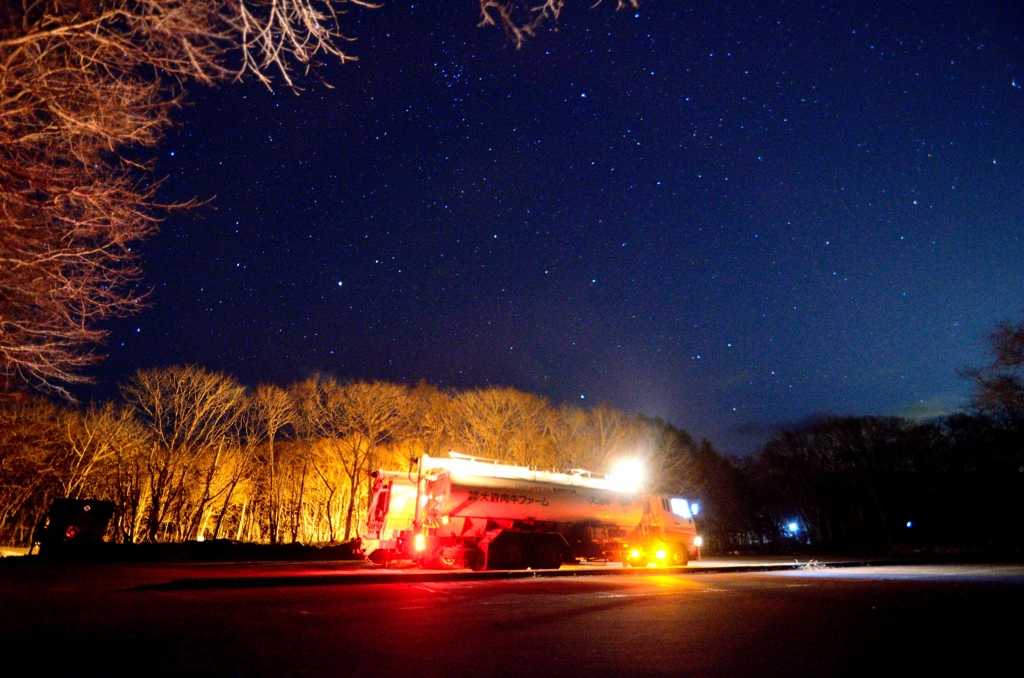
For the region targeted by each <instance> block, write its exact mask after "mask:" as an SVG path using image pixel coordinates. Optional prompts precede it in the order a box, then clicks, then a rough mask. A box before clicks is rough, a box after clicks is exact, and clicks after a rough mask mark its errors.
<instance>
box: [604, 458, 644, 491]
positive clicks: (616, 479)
mask: <svg viewBox="0 0 1024 678" xmlns="http://www.w3.org/2000/svg"><path fill="white" fill-rule="evenodd" d="M608 480H610V481H611V483H612V485H613V486H614V487H615V489H617V490H619V491H622V492H639V491H640V485H641V484H642V483H643V480H644V466H643V464H642V463H640V460H639V459H623V460H622V461H620V462H619V463H617V464H615V466H614V467H612V472H611V473H609V474H608Z"/></svg>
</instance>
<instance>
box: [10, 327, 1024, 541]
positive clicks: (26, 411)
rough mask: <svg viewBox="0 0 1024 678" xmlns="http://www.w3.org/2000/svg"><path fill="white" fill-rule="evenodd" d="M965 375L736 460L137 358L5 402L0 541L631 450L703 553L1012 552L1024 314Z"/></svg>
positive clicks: (343, 389) (673, 433)
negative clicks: (687, 515)
mask: <svg viewBox="0 0 1024 678" xmlns="http://www.w3.org/2000/svg"><path fill="white" fill-rule="evenodd" d="M990 349H991V353H992V361H991V364H990V365H989V366H987V367H985V368H982V369H977V370H971V371H968V372H965V374H964V376H965V377H967V378H969V379H970V380H971V381H972V382H973V384H974V386H975V392H974V398H973V403H972V404H971V406H970V407H969V408H968V409H965V410H963V411H961V412H957V413H954V414H950V415H947V416H944V417H939V418H933V419H931V420H927V421H911V420H908V419H903V418H899V417H876V416H868V417H838V416H827V415H826V416H817V417H814V418H811V419H809V420H807V421H804V422H799V423H796V424H791V425H788V426H785V427H782V428H780V429H779V430H778V431H777V432H776V433H775V434H774V435H772V436H771V437H770V438H768V440H767V441H766V442H765V443H764V444H763V445H762V446H761V448H760V450H759V451H758V452H757V453H756V454H754V455H752V456H751V457H749V458H746V459H731V458H728V457H725V456H723V455H721V454H719V453H718V452H717V451H716V450H715V449H714V447H713V446H712V444H711V443H710V442H708V441H707V440H701V441H699V442H697V441H696V440H694V438H693V437H691V436H690V434H689V433H687V432H686V431H685V430H682V429H679V428H676V427H674V426H671V425H669V424H667V423H665V422H663V421H660V420H658V419H652V418H649V417H645V416H643V415H638V414H630V413H626V412H622V411H619V410H616V409H614V408H611V407H608V406H604V405H602V406H598V407H596V408H593V409H589V410H588V409H582V408H579V407H571V406H561V407H556V406H553V405H552V404H551V403H550V402H548V401H547V400H545V399H544V398H542V397H539V396H536V395H533V394H529V393H524V392H522V391H518V390H515V389H512V388H483V389H471V390H463V391H456V390H443V389H439V388H436V387H433V386H430V385H426V384H422V383H421V384H420V385H418V386H415V387H408V386H405V385H401V384H393V383H387V382H362V381H360V382H352V383H341V382H338V381H336V380H334V379H332V378H330V377H325V376H315V377H312V378H310V379H307V380H305V381H301V382H298V383H295V384H292V385H291V386H289V387H287V388H281V387H278V386H273V385H263V386H259V387H257V388H255V389H247V388H245V387H244V386H242V385H241V384H239V383H238V382H237V381H236V380H235V379H234V378H232V377H231V376H228V375H225V374H220V373H215V372H210V371H208V370H205V369H202V368H199V367H191V366H186V367H171V368H162V369H150V370H140V371H138V372H137V373H136V374H135V375H134V376H133V377H132V378H131V379H129V380H128V381H127V382H126V383H124V384H122V385H121V387H120V396H119V397H118V398H116V399H112V400H110V401H108V402H103V403H94V404H89V405H87V406H75V405H69V404H58V403H55V402H53V401H51V400H48V399H44V398H41V397H38V396H29V395H25V396H22V397H18V398H13V399H7V400H5V401H2V402H0V543H6V544H27V543H29V541H30V540H31V538H32V534H33V530H34V528H35V526H36V525H38V524H39V521H40V520H41V519H42V518H43V517H44V516H45V513H46V511H47V508H48V506H49V504H50V502H51V501H52V500H53V499H55V498H61V497H67V498H95V499H105V500H109V501H112V502H113V503H114V504H115V506H116V513H115V521H114V525H113V526H112V533H111V538H112V539H113V540H115V541H118V542H122V543H138V542H181V541H190V540H195V539H200V538H202V539H232V540H238V541H245V542H258V543H270V544H277V543H293V542H299V543H307V544H326V543H338V542H345V541H348V540H350V539H353V538H356V537H358V536H359V529H360V526H361V524H362V522H363V520H364V518H365V511H366V507H367V503H368V498H369V492H370V478H369V472H370V471H372V470H374V469H377V468H387V469H393V470H407V469H411V468H413V465H414V460H415V459H416V458H417V457H419V456H420V455H421V454H429V455H431V456H441V455H443V454H445V453H447V452H448V451H452V450H454V451H458V452H462V453H466V454H471V455H474V456H478V457H483V458H487V459H494V460H498V461H502V462H507V463H512V464H519V465H524V466H530V467H533V468H537V469H542V470H558V471H566V470H570V469H580V468H582V469H588V470H590V471H593V472H596V473H603V472H607V471H608V470H609V469H610V467H611V466H612V465H613V464H614V463H615V462H616V461H618V460H619V459H622V458H627V457H628V458H637V457H638V458H640V459H641V460H642V461H643V462H644V464H645V466H646V469H647V485H648V488H649V489H651V490H654V491H658V492H663V493H671V494H678V495H682V496H685V497H687V498H688V499H690V500H691V501H694V502H697V503H699V504H700V505H701V507H702V510H701V512H700V515H699V516H698V529H699V530H700V531H701V533H702V534H703V536H704V539H705V544H706V546H707V548H708V549H709V550H711V551H712V552H720V553H721V552H728V551H751V550H754V551H756V550H762V551H776V552H777V551H779V550H787V549H796V548H803V549H813V550H821V551H842V550H846V551H861V552H869V551H875V552H877V551H881V550H891V549H893V548H901V547H903V548H942V547H955V548H962V547H969V548H984V549H992V548H998V549H1010V550H1019V549H1020V548H1021V546H1024V526H1022V521H1021V516H1022V515H1024V324H1021V325H1017V326H1014V325H1000V326H998V327H997V328H996V330H995V331H994V332H993V333H992V335H991V336H990Z"/></svg>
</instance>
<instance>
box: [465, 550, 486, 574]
mask: <svg viewBox="0 0 1024 678" xmlns="http://www.w3.org/2000/svg"><path fill="white" fill-rule="evenodd" d="M486 565H487V558H486V556H484V554H483V551H480V550H479V549H474V550H472V551H470V552H469V553H467V554H466V567H468V568H469V569H471V570H474V571H476V572H479V571H480V570H483V569H484V568H485V566H486Z"/></svg>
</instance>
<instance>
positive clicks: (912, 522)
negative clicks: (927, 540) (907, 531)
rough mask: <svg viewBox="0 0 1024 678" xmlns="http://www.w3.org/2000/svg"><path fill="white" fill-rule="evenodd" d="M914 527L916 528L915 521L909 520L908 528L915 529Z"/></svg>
mask: <svg viewBox="0 0 1024 678" xmlns="http://www.w3.org/2000/svg"><path fill="white" fill-rule="evenodd" d="M913 526H914V521H913V520H908V521H907V527H908V528H909V527H913Z"/></svg>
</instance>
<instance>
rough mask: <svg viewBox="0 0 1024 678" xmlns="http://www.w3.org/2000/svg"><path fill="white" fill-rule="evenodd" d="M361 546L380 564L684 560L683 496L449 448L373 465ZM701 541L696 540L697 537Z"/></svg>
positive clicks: (687, 533)
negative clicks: (406, 467)
mask: <svg viewBox="0 0 1024 678" xmlns="http://www.w3.org/2000/svg"><path fill="white" fill-rule="evenodd" d="M373 475H374V476H375V483H374V488H373V495H372V497H371V501H370V511H369V515H368V519H367V524H366V538H364V539H363V544H364V548H365V551H366V553H367V554H368V555H369V557H370V559H371V560H373V561H375V562H378V563H387V562H390V561H393V560H407V559H411V560H414V561H417V562H419V563H420V564H422V565H424V566H427V567H444V568H454V567H471V568H473V569H522V568H527V567H530V568H534V569H542V568H544V569H546V568H557V567H559V566H561V564H562V563H566V562H575V561H576V560H577V559H588V560H605V561H619V562H622V563H623V564H625V565H646V564H647V563H648V562H649V561H652V560H653V561H656V562H661V563H663V564H673V565H685V564H686V563H687V562H688V560H689V558H690V555H691V554H692V553H695V552H696V545H695V543H694V542H695V539H696V537H697V533H696V528H695V527H694V524H693V517H692V515H691V512H690V510H689V506H690V505H689V503H688V502H687V501H686V500H684V499H682V498H680V497H662V496H660V495H654V494H647V493H642V492H639V491H637V490H636V489H635V488H631V487H627V486H624V485H623V484H621V483H618V482H615V481H613V480H608V479H605V478H597V477H594V476H592V475H590V474H588V473H586V472H581V471H576V472H573V473H547V472H542V471H534V470H531V469H527V468H524V467H519V466H510V465H506V464H498V463H496V462H492V461H489V460H481V459H476V458H472V457H466V456H463V455H456V454H454V453H452V455H451V458H449V459H442V458H433V457H428V456H427V455H423V456H422V457H421V458H420V459H419V462H418V465H417V471H416V472H413V473H398V472H394V471H377V472H375V473H374V474H373ZM697 543H699V542H697Z"/></svg>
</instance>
